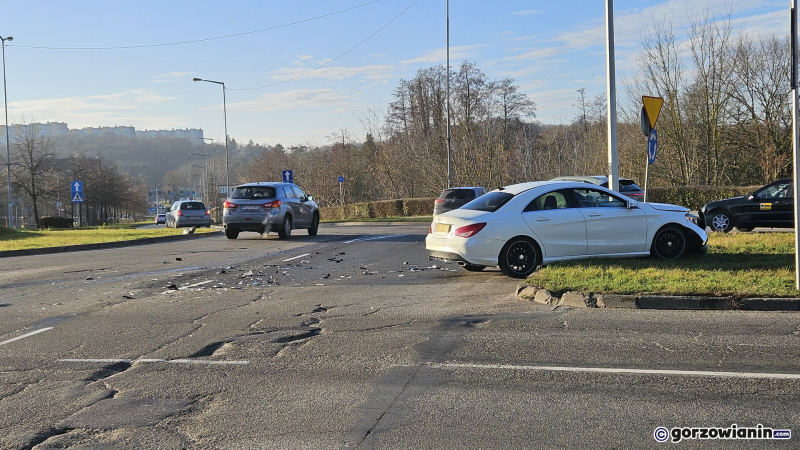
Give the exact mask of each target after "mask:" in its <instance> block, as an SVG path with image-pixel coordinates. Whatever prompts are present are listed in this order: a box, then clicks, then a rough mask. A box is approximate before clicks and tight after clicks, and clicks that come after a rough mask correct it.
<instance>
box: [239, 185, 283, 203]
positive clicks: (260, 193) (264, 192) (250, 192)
mask: <svg viewBox="0 0 800 450" xmlns="http://www.w3.org/2000/svg"><path fill="white" fill-rule="evenodd" d="M231 198H235V199H249V200H252V199H259V198H275V188H274V187H272V186H239V187H237V188H236V189H234V190H233V194H231Z"/></svg>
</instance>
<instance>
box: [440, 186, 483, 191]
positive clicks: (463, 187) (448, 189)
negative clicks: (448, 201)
mask: <svg viewBox="0 0 800 450" xmlns="http://www.w3.org/2000/svg"><path fill="white" fill-rule="evenodd" d="M456 189H484V190H485V189H486V188H485V187H480V186H459V187H451V188H445V189H444V190H445V191H454V190H456Z"/></svg>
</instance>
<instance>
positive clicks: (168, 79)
mask: <svg viewBox="0 0 800 450" xmlns="http://www.w3.org/2000/svg"><path fill="white" fill-rule="evenodd" d="M189 75H191V73H190V72H170V73H165V74H161V75H156V76H155V77H154V78H153V83H175V82H178V81H187V80H188V79H189Z"/></svg>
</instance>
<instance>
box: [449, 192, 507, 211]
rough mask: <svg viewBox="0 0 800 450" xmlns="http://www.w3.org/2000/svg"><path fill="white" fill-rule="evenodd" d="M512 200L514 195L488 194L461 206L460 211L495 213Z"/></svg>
mask: <svg viewBox="0 0 800 450" xmlns="http://www.w3.org/2000/svg"><path fill="white" fill-rule="evenodd" d="M512 198H514V195H513V194H509V193H508V192H489V193H488V194H486V195H483V196H480V197H478V198H476V199H475V200H473V201H471V202H469V203H467V204H466V205H464V206H462V207H461V209H472V210H475V211H486V212H495V211H497V210H498V209H500V207H501V206H503V205H505V204H506V203H508V201H509V200H511V199H512Z"/></svg>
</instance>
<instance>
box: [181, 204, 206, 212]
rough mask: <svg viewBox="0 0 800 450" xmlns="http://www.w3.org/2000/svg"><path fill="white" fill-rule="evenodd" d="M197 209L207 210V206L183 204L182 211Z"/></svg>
mask: <svg viewBox="0 0 800 450" xmlns="http://www.w3.org/2000/svg"><path fill="white" fill-rule="evenodd" d="M197 209H206V205H204V204H203V202H184V203H181V211H186V210H197Z"/></svg>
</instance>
